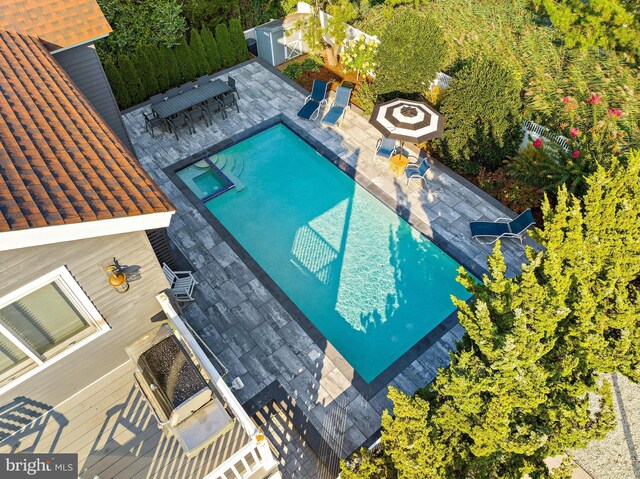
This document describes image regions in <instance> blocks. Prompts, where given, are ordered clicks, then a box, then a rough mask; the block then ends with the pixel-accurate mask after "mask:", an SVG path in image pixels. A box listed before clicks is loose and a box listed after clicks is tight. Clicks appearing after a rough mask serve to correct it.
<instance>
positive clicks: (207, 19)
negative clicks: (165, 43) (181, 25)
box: [182, 0, 241, 28]
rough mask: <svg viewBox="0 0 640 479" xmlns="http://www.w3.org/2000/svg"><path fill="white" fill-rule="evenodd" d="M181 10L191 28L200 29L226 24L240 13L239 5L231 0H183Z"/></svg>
mask: <svg viewBox="0 0 640 479" xmlns="http://www.w3.org/2000/svg"><path fill="white" fill-rule="evenodd" d="M182 9H183V11H184V16H185V18H186V19H187V22H188V23H189V25H190V26H191V28H201V27H203V26H205V25H211V24H213V26H214V27H215V25H217V24H218V23H226V22H227V21H228V20H229V19H230V18H232V17H234V16H237V15H238V14H239V13H240V11H241V5H240V2H238V1H233V0H185V1H184V2H183V5H182Z"/></svg>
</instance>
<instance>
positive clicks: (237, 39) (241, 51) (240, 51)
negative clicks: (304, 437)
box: [229, 18, 249, 63]
mask: <svg viewBox="0 0 640 479" xmlns="http://www.w3.org/2000/svg"><path fill="white" fill-rule="evenodd" d="M229 38H230V40H231V45H232V46H233V49H234V51H235V57H236V63H240V62H243V61H245V60H247V59H248V58H249V50H247V41H246V40H245V38H244V33H243V31H242V26H241V25H240V20H238V19H237V18H232V19H231V20H229Z"/></svg>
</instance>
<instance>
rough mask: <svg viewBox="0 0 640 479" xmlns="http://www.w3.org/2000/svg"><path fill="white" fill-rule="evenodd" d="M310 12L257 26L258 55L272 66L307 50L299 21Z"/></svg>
mask: <svg viewBox="0 0 640 479" xmlns="http://www.w3.org/2000/svg"><path fill="white" fill-rule="evenodd" d="M308 16H309V14H308V13H293V14H291V15H287V16H286V17H283V18H279V19H277V20H272V21H270V22H268V23H265V24H263V25H259V26H257V27H255V35H256V42H257V44H258V56H259V57H260V58H262V59H263V60H264V61H266V62H268V63H270V64H271V65H272V66H274V67H275V66H277V65H280V64H281V63H284V62H286V61H288V60H291V59H292V58H295V57H297V56H300V55H302V54H303V53H304V52H305V47H304V45H303V43H304V42H303V39H302V29H301V28H300V27H299V26H298V23H299V22H300V21H302V20H304V19H305V18H307V17H308Z"/></svg>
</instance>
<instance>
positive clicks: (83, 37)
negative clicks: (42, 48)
mask: <svg viewBox="0 0 640 479" xmlns="http://www.w3.org/2000/svg"><path fill="white" fill-rule="evenodd" d="M0 28H4V29H5V30H9V31H16V32H20V33H24V34H28V35H32V36H34V37H38V38H39V39H40V40H41V41H42V42H43V43H44V44H45V45H46V47H47V48H48V49H49V50H50V51H55V50H59V49H61V48H66V47H70V46H73V45H77V44H78V43H83V42H86V41H89V40H92V39H94V38H98V37H102V36H104V35H107V34H109V32H111V27H110V26H109V23H108V22H107V19H106V18H104V15H103V14H102V11H101V10H100V7H99V6H98V4H97V3H96V1H95V0H0Z"/></svg>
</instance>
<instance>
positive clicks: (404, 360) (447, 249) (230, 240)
mask: <svg viewBox="0 0 640 479" xmlns="http://www.w3.org/2000/svg"><path fill="white" fill-rule="evenodd" d="M278 124H283V125H284V126H286V127H287V128H289V129H290V130H291V131H293V133H295V134H296V135H298V136H299V137H300V138H302V140H304V141H305V142H306V143H307V144H308V145H309V146H311V147H312V148H313V149H314V150H316V151H317V152H318V153H320V154H321V155H322V156H324V157H325V158H326V159H327V160H329V161H331V163H333V164H334V165H335V166H337V167H338V169H339V170H341V171H342V172H343V173H345V174H346V175H347V176H349V177H350V178H351V179H352V180H353V181H355V182H356V183H358V184H359V185H360V186H362V187H363V188H365V189H366V190H367V191H369V192H370V193H371V194H372V195H373V196H374V197H376V198H377V199H378V200H379V201H381V202H382V203H383V204H384V205H385V206H387V207H388V208H390V209H391V210H393V211H394V212H395V213H396V214H398V216H400V217H401V218H403V219H404V220H405V221H407V223H409V224H410V225H411V226H413V227H414V228H415V229H416V230H417V231H418V232H419V233H420V234H422V235H423V236H425V237H426V238H427V239H429V240H430V241H432V242H433V243H434V244H435V245H436V246H438V247H439V248H440V249H441V250H442V251H443V252H444V253H445V254H447V255H449V256H450V257H451V258H453V259H454V260H455V261H456V262H457V263H459V264H461V265H462V266H463V267H465V268H466V269H467V270H468V271H470V272H471V273H472V274H474V275H475V276H476V277H481V275H482V274H483V273H486V270H484V269H483V268H482V267H481V266H480V265H478V264H477V263H476V262H475V261H473V259H472V258H470V257H469V256H468V255H466V254H464V253H463V252H461V251H459V250H458V249H457V248H456V247H455V246H454V245H451V244H448V243H447V241H446V239H445V238H444V237H443V236H442V235H439V234H438V233H437V232H434V231H431V230H430V228H427V227H426V224H424V222H423V221H422V220H420V219H418V218H416V216H415V215H412V214H411V212H410V211H409V210H408V209H407V208H404V207H402V206H401V205H398V204H397V202H396V201H395V200H394V199H393V198H392V197H391V196H390V195H388V194H386V193H385V192H384V191H383V190H381V189H380V188H378V187H377V186H376V185H375V184H373V183H371V182H370V181H368V180H366V178H364V177H363V175H361V174H358V172H357V170H356V169H355V168H354V167H353V166H351V165H349V164H348V163H346V162H345V161H344V160H342V159H341V158H340V157H339V156H338V155H337V154H335V153H334V152H332V151H331V150H329V149H328V148H327V147H326V146H325V145H324V144H322V143H321V142H320V141H318V140H317V139H316V138H314V137H313V136H311V135H310V134H308V133H307V132H305V131H304V130H303V129H302V128H300V127H299V126H298V125H296V124H295V123H294V122H293V121H292V120H291V119H289V118H288V117H287V116H286V115H284V114H282V113H280V114H278V115H276V116H274V117H272V118H269V119H267V120H264V121H263V122H261V123H259V124H256V125H254V126H252V127H250V128H247V129H245V130H243V131H242V132H240V133H238V134H236V135H234V136H232V137H229V138H225V139H224V140H222V141H220V142H218V143H216V144H214V145H212V146H210V147H208V148H205V149H203V150H201V151H200V152H198V153H195V154H193V155H190V156H188V157H186V158H183V159H182V160H179V161H177V162H175V163H173V164H172V165H170V166H168V167H166V168H164V169H163V172H164V173H165V174H166V175H167V177H168V178H169V179H170V180H171V182H172V183H173V184H174V185H175V186H176V187H177V188H178V189H179V190H180V192H181V193H182V194H183V195H184V196H185V197H186V198H187V199H188V200H189V202H190V203H191V204H192V205H193V206H194V207H195V208H196V210H197V211H198V212H199V213H200V214H201V215H202V216H203V218H205V220H206V221H207V222H208V223H209V224H210V225H211V226H212V227H213V228H214V230H215V231H216V233H218V234H219V235H220V236H221V238H222V239H223V240H224V241H225V242H227V244H228V245H229V246H230V247H231V249H232V250H233V251H234V252H235V253H236V254H237V255H238V257H239V258H240V259H241V260H242V261H243V262H244V263H245V264H246V266H247V267H248V268H249V270H250V271H251V272H252V273H253V274H254V275H255V276H256V277H257V278H258V279H260V281H261V282H262V283H263V284H264V286H265V287H266V288H267V289H268V290H269V292H270V293H271V294H272V295H273V297H274V298H275V299H276V300H277V301H278V302H279V303H280V304H281V305H282V307H283V308H284V309H285V310H286V311H287V312H288V313H289V314H290V315H291V316H292V318H293V319H294V320H295V321H296V322H297V323H298V325H299V326H300V327H301V328H302V329H303V330H304V331H305V333H306V334H307V335H308V336H309V337H310V338H311V339H312V340H313V342H314V343H315V344H316V345H318V346H319V347H321V348H322V349H323V351H324V353H325V354H326V355H327V357H328V358H329V359H330V360H331V361H332V362H333V364H334V365H335V366H336V368H337V369H338V370H339V371H340V372H341V373H342V374H343V375H344V376H345V377H346V378H347V379H349V380H350V381H351V384H352V385H353V386H354V387H355V389H356V390H357V391H358V392H359V393H360V394H361V395H362V396H363V397H364V398H365V399H366V400H367V401H368V400H370V399H371V398H373V397H374V396H375V395H376V394H378V393H379V392H380V391H381V390H382V389H384V388H385V387H386V386H387V385H388V384H389V383H390V382H391V381H393V379H394V378H395V377H397V376H398V375H399V374H400V373H401V372H402V371H403V370H404V369H406V368H407V367H408V366H409V365H410V364H411V363H412V362H413V361H414V360H415V359H417V358H418V357H419V356H420V355H422V354H423V353H424V352H426V351H427V350H428V349H429V348H430V347H431V346H432V345H433V344H435V343H436V342H438V341H439V340H440V338H442V336H444V335H445V334H446V333H447V332H448V331H449V330H451V328H453V327H454V326H455V325H456V324H457V323H458V320H457V313H458V309H457V308H456V309H454V311H453V312H452V313H450V314H449V315H448V316H446V317H445V318H444V319H443V320H442V321H440V322H439V323H438V324H437V325H436V326H435V327H434V328H433V329H432V330H431V331H429V332H428V333H427V334H426V335H425V336H423V337H422V338H421V339H420V340H419V341H418V342H417V343H416V344H414V345H413V346H412V347H411V348H409V349H408V350H406V351H405V352H404V353H403V354H402V355H401V356H400V357H399V358H398V359H396V360H395V361H394V362H392V363H391V364H390V365H389V366H387V368H385V369H384V370H383V371H382V372H381V373H380V374H379V375H378V376H376V378H375V379H374V380H373V381H371V382H367V381H365V380H364V378H362V376H361V375H360V374H359V373H358V372H357V371H356V370H355V369H354V368H353V366H351V364H349V362H348V361H347V360H346V359H345V358H344V357H343V356H342V354H340V352H339V351H338V350H337V349H336V348H335V347H334V346H333V345H332V344H331V342H330V341H329V340H328V339H327V338H326V337H325V336H324V335H323V334H322V333H321V332H320V330H319V329H318V328H317V327H316V326H315V325H314V324H313V323H312V322H311V320H310V319H309V318H307V316H306V315H305V314H304V313H303V312H302V311H301V310H300V308H298V306H296V304H295V303H294V302H293V301H292V300H291V299H290V298H289V296H288V295H287V294H286V293H285V292H284V291H283V290H282V289H281V288H280V287H279V286H278V284H277V283H276V282H275V281H274V280H273V278H271V276H270V275H269V274H268V273H267V272H266V271H264V269H263V268H262V267H261V266H260V265H259V264H258V262H257V261H256V260H255V259H254V258H253V257H252V256H251V255H250V254H249V253H248V252H247V251H246V249H245V248H244V247H243V246H242V245H241V244H240V243H239V242H238V241H237V240H236V239H235V238H234V237H233V235H232V234H231V233H230V232H229V231H228V230H227V228H226V227H225V226H224V225H223V224H222V223H221V222H220V221H219V220H218V218H216V216H215V215H214V214H213V213H212V212H211V211H209V209H208V208H207V207H206V206H205V204H204V202H203V201H202V200H200V199H199V198H198V197H197V196H196V195H195V194H194V193H193V192H192V191H191V190H190V189H189V187H188V186H187V185H186V184H185V183H184V182H183V181H182V180H181V179H180V178H179V177H178V175H177V173H176V172H177V171H178V170H180V169H182V168H184V167H186V166H189V165H191V164H192V163H194V162H196V161H199V160H201V159H203V157H207V156H211V155H215V154H216V153H218V152H220V151H222V150H224V149H227V148H229V147H231V146H233V145H235V144H237V143H239V142H241V141H243V140H246V139H247V138H250V137H252V136H254V135H256V134H258V133H260V132H262V131H265V130H267V129H268V128H271V127H273V126H276V125H278ZM363 180H364V181H363ZM425 230H426V231H431V232H432V236H430V235H429V234H426V233H425Z"/></svg>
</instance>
